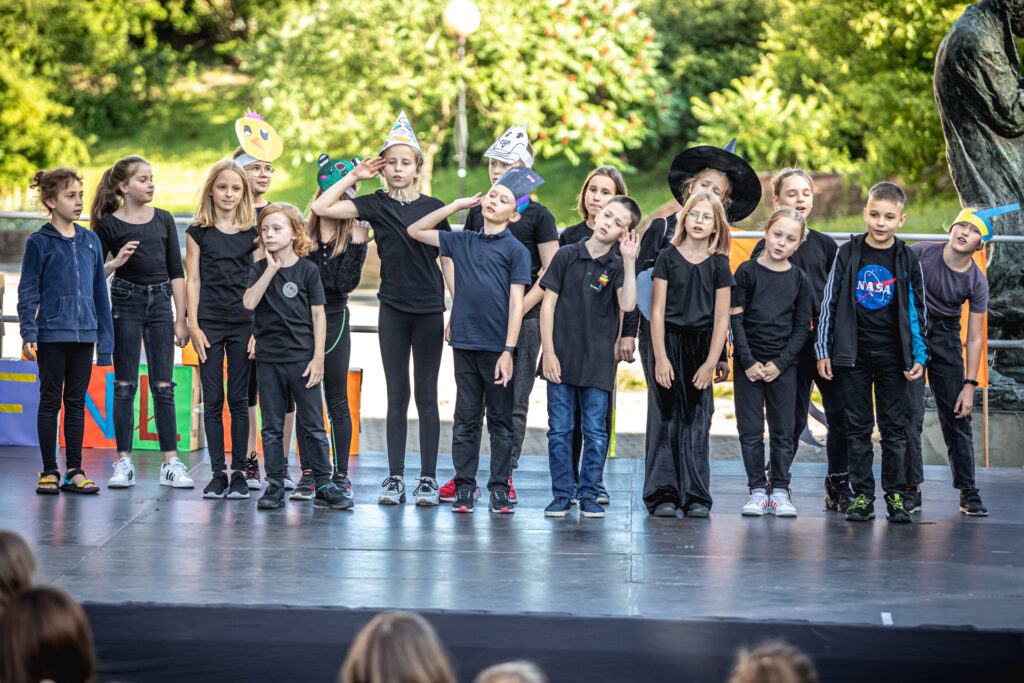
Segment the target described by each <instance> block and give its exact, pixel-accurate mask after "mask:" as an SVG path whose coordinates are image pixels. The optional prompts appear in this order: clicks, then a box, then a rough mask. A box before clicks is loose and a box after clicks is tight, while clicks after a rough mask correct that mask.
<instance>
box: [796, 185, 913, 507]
mask: <svg viewBox="0 0 1024 683" xmlns="http://www.w3.org/2000/svg"><path fill="white" fill-rule="evenodd" d="M905 204H906V195H905V194H904V193H903V190H902V189H901V188H900V187H899V186H898V185H895V184H893V183H878V184H877V185H875V186H874V187H872V188H871V190H870V191H869V192H868V202H867V206H866V207H865V208H864V223H865V225H866V227H867V231H866V232H865V233H864V234H863V235H856V236H854V237H853V238H851V239H850V241H849V242H847V243H846V244H844V245H842V246H841V247H840V248H839V253H838V255H837V256H836V260H835V263H834V264H833V265H832V272H831V273H830V274H829V278H828V282H827V283H826V284H825V291H824V294H823V297H822V302H821V316H820V317H819V319H818V338H817V341H816V342H815V345H814V351H815V353H816V354H817V356H818V373H819V374H820V375H821V376H822V377H823V378H825V379H826V380H832V378H833V371H835V381H837V382H838V383H839V390H840V392H841V394H842V396H843V401H844V403H843V409H844V411H845V413H846V426H847V445H848V450H849V458H850V485H851V487H852V488H853V493H854V495H855V496H856V497H855V498H854V500H853V502H852V503H850V506H849V507H848V508H847V511H846V519H847V520H849V521H855V522H861V521H867V520H869V519H873V518H874V516H875V506H874V499H875V478H874V475H873V474H872V472H871V462H872V460H873V456H874V453H873V449H872V444H871V432H872V429H873V428H874V426H875V418H876V416H877V420H878V429H879V431H880V432H881V434H882V489H883V490H884V491H885V502H886V517H887V518H888V519H889V521H890V522H910V521H912V519H911V517H910V514H909V512H908V510H907V509H906V507H905V506H904V503H905V500H906V499H905V488H906V480H905V473H904V459H905V455H906V448H907V434H906V404H905V400H906V398H905V397H906V385H907V382H908V381H910V382H913V381H914V380H916V379H917V378H918V377H920V376H921V375H922V373H923V372H924V364H925V362H926V361H927V360H928V351H927V347H926V345H925V339H924V334H923V330H924V329H925V326H926V325H927V317H926V306H925V291H924V284H923V282H924V277H923V274H922V272H921V263H920V261H918V258H917V255H916V254H915V253H914V252H913V250H911V249H910V248H909V247H908V246H907V245H906V243H905V242H903V240H901V239H898V238H897V237H896V236H895V235H896V231H897V230H898V229H899V228H900V226H902V225H903V222H904V221H905V220H906V218H907V216H906V214H904V213H903V207H904V205H905ZM872 389H873V390H874V401H873V402H872Z"/></svg>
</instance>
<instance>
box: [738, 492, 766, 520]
mask: <svg viewBox="0 0 1024 683" xmlns="http://www.w3.org/2000/svg"><path fill="white" fill-rule="evenodd" d="M767 512H768V492H767V491H765V490H764V489H754V490H753V491H751V492H750V498H748V499H747V503H746V505H744V506H743V510H742V511H741V512H740V514H742V515H743V516H745V517H763V516H764V515H765V514H767Z"/></svg>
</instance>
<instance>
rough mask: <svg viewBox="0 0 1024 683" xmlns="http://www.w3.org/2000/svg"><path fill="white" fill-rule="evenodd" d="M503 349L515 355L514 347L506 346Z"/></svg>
mask: <svg viewBox="0 0 1024 683" xmlns="http://www.w3.org/2000/svg"><path fill="white" fill-rule="evenodd" d="M505 351H507V352H508V353H511V354H512V355H515V353H516V347H514V346H506V347H505Z"/></svg>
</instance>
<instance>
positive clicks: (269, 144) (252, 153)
mask: <svg viewBox="0 0 1024 683" xmlns="http://www.w3.org/2000/svg"><path fill="white" fill-rule="evenodd" d="M235 135H237V136H238V149H236V150H235V153H234V154H233V155H232V157H233V158H234V160H235V161H236V162H238V165H239V166H241V167H242V168H244V169H245V173H246V175H248V176H249V185H250V187H251V188H252V205H253V208H254V209H255V211H256V219H257V220H259V217H260V212H262V211H263V209H265V208H266V207H267V206H268V205H269V204H270V201H269V200H268V199H267V192H269V191H270V183H271V181H272V180H273V179H274V160H275V159H277V158H278V157H279V156H281V152H282V151H283V150H284V143H283V142H282V141H281V136H280V135H278V134H277V131H276V130H274V127H273V126H271V125H270V124H269V123H267V122H266V121H265V120H264V119H263V117H262V116H260V115H259V114H257V113H256V112H254V111H252V110H246V112H245V116H243V117H242V118H240V119H238V120H237V121H235ZM258 393H259V392H258V391H257V386H256V362H255V361H253V363H252V368H251V369H250V371H249V441H248V444H249V446H248V449H247V452H248V453H249V455H248V457H246V459H245V483H246V484H247V485H248V486H249V488H250V489H254V490H259V489H260V461H259V459H258V458H257V453H256V447H257V443H258V442H257V439H256V437H257V435H256V426H257V424H258V423H259V421H258V420H257V416H256V404H257V401H258ZM294 425H295V401H294V400H292V397H291V396H289V397H288V414H287V415H285V418H284V444H285V458H284V462H285V467H284V470H285V471H284V485H285V488H286V489H289V490H291V489H294V488H295V482H293V481H292V478H291V475H290V474H289V473H288V449H289V448H291V443H292V430H293V428H294Z"/></svg>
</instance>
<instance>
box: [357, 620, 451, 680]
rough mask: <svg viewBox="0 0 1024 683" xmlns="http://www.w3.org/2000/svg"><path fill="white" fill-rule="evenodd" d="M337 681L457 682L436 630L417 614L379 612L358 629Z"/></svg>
mask: <svg viewBox="0 0 1024 683" xmlns="http://www.w3.org/2000/svg"><path fill="white" fill-rule="evenodd" d="M338 682H339V683H456V682H455V674H454V673H453V672H452V665H451V663H449V661H448V655H447V654H445V651H444V647H442V645H441V641H440V639H438V637H437V633H435V632H434V629H433V628H432V627H431V626H430V624H429V623H427V620H426V619H424V618H423V617H421V616H420V615H418V614H412V613H410V612H381V613H380V614H378V615H377V616H375V617H374V618H373V619H371V620H370V623H368V624H367V625H366V626H364V627H363V628H362V630H361V631H359V634H358V635H357V636H356V639H355V641H354V642H353V643H352V647H351V648H350V649H349V651H348V656H347V657H345V663H344V664H342V665H341V671H340V672H338Z"/></svg>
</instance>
